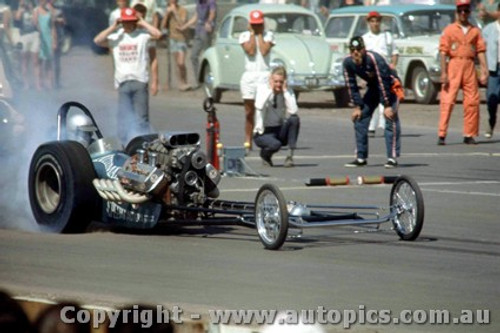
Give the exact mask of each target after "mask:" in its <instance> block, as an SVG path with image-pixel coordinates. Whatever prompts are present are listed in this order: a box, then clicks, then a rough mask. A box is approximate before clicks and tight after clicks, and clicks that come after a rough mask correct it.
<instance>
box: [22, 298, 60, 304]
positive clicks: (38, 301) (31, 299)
mask: <svg viewBox="0 0 500 333" xmlns="http://www.w3.org/2000/svg"><path fill="white" fill-rule="evenodd" d="M12 298H14V299H15V300H18V301H22V302H33V303H42V304H57V302H54V301H51V300H49V299H46V298H37V297H30V296H13V297H12Z"/></svg>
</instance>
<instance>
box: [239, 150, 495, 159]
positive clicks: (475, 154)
mask: <svg viewBox="0 0 500 333" xmlns="http://www.w3.org/2000/svg"><path fill="white" fill-rule="evenodd" d="M478 156H484V157H500V153H489V152H477V151H476V152H469V153H464V152H458V153H451V152H435V153H405V154H404V155H402V157H401V158H402V159H404V158H405V157H478ZM283 157H284V156H283ZM352 157H353V155H352V154H349V155H294V156H293V159H299V160H302V159H312V158H314V159H344V158H352ZM370 157H371V158H372V157H382V158H386V155H384V154H370ZM245 159H248V160H252V161H253V160H260V157H259V156H246V157H245Z"/></svg>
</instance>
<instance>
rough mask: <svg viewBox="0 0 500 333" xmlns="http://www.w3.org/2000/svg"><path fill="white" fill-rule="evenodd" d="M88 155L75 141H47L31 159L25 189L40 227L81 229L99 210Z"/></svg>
mask: <svg viewBox="0 0 500 333" xmlns="http://www.w3.org/2000/svg"><path fill="white" fill-rule="evenodd" d="M94 178H96V173H95V171H94V166H93V164H92V161H91V159H90V156H89V154H88V152H87V150H86V149H85V147H83V146H82V145H81V144H80V143H78V142H75V141H56V142H49V143H46V144H44V145H41V146H40V147H38V149H37V150H36V151H35V153H34V155H33V158H32V160H31V164H30V168H29V177H28V190H29V199H30V204H31V210H32V212H33V216H34V217H35V220H36V222H37V224H38V226H39V227H40V230H41V231H44V232H51V233H80V232H84V231H85V230H86V229H87V227H88V225H89V224H90V222H91V221H92V220H93V218H95V217H96V213H97V212H98V210H99V201H98V194H97V192H96V190H95V188H94V186H93V185H92V180H93V179H94Z"/></svg>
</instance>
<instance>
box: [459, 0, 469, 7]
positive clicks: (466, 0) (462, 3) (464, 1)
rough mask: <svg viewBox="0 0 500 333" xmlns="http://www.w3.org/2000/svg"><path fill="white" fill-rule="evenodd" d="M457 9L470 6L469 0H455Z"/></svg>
mask: <svg viewBox="0 0 500 333" xmlns="http://www.w3.org/2000/svg"><path fill="white" fill-rule="evenodd" d="M456 5H457V7H460V6H470V0H456Z"/></svg>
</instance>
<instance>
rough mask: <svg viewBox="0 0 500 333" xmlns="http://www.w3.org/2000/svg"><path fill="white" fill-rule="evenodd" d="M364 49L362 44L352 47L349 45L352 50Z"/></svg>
mask: <svg viewBox="0 0 500 333" xmlns="http://www.w3.org/2000/svg"><path fill="white" fill-rule="evenodd" d="M362 49H363V47H362V46H351V47H349V50H351V52H354V51H361V50H362Z"/></svg>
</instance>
